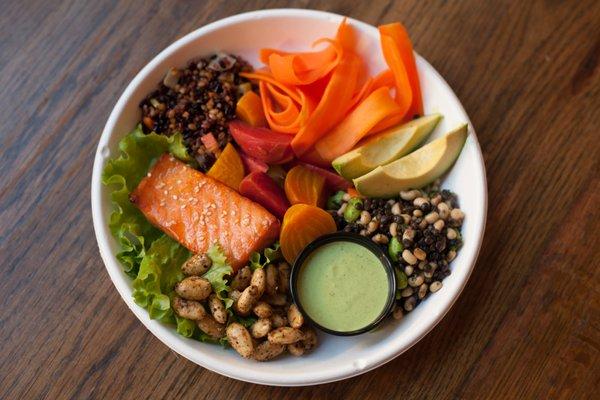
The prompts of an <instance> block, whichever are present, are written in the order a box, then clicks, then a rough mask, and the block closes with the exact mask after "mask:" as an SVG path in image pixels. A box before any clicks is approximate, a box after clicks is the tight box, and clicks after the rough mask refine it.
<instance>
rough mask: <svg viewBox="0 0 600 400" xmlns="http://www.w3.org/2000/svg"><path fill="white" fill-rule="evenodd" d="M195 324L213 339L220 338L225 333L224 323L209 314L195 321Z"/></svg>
mask: <svg viewBox="0 0 600 400" xmlns="http://www.w3.org/2000/svg"><path fill="white" fill-rule="evenodd" d="M196 324H197V325H198V328H200V330H201V331H202V332H204V333H206V334H207V335H208V336H210V337H212V338H214V339H220V338H222V337H223V336H224V335H225V325H223V324H220V323H218V322H217V321H215V319H214V318H213V317H211V316H210V315H205V316H204V318H202V319H200V320H198V321H196Z"/></svg>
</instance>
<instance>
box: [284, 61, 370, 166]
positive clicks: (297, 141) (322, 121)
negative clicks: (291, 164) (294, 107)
mask: <svg viewBox="0 0 600 400" xmlns="http://www.w3.org/2000/svg"><path fill="white" fill-rule="evenodd" d="M360 63H361V60H360V59H359V58H358V57H357V56H356V55H354V54H353V53H349V52H347V53H344V55H343V57H342V60H341V61H340V63H339V65H338V66H337V68H336V69H335V70H334V71H333V74H332V75H331V79H330V80H329V83H328V84H327V87H326V88H325V93H323V97H321V101H320V102H319V104H318V105H317V107H316V108H315V109H314V111H313V112H312V114H311V115H310V116H309V117H308V119H307V120H306V124H305V125H304V126H303V127H302V128H301V129H300V131H298V133H297V134H296V135H295V136H294V139H293V140H292V149H294V153H296V155H297V156H301V155H302V154H304V153H306V152H307V151H308V150H310V148H311V147H312V146H313V145H314V143H315V142H317V140H319V139H320V138H321V137H322V136H323V135H324V134H325V133H327V132H328V131H329V130H331V129H333V127H334V126H335V125H337V124H338V123H339V122H340V121H341V120H342V119H343V118H344V115H346V113H347V112H348V110H349V108H350V107H351V106H352V97H353V95H354V91H355V87H356V80H357V78H358V73H359V71H360Z"/></svg>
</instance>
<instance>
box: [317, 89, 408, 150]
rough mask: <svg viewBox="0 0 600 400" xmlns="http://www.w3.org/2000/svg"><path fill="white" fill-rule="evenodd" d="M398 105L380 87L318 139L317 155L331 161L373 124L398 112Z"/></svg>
mask: <svg viewBox="0 0 600 400" xmlns="http://www.w3.org/2000/svg"><path fill="white" fill-rule="evenodd" d="M399 111H400V106H399V105H398V104H397V103H396V102H395V101H394V99H392V97H391V96H390V92H389V89H388V88H387V87H385V86H384V87H381V88H379V89H377V90H375V91H374V92H373V93H371V94H370V95H369V97H367V98H366V99H365V100H364V101H363V102H361V103H360V104H359V105H358V106H356V108H355V109H354V110H352V111H351V112H350V113H349V114H348V115H347V116H346V118H344V120H343V121H342V122H340V123H339V124H338V125H337V126H336V127H335V129H333V130H332V131H331V132H329V133H328V134H327V135H326V136H325V137H323V138H322V139H321V140H319V141H318V142H317V143H316V145H315V149H316V150H317V153H319V155H320V156H321V157H322V158H323V159H325V160H327V161H330V162H331V161H332V160H333V159H334V158H336V157H338V156H341V155H342V154H344V153H346V152H348V151H350V150H351V149H352V148H353V147H354V145H356V143H358V142H359V141H360V139H362V138H363V137H364V136H365V135H366V134H367V133H368V132H369V131H371V129H373V127H374V126H375V125H377V124H378V123H379V122H380V121H382V120H384V119H385V118H386V117H389V116H390V115H395V114H399Z"/></svg>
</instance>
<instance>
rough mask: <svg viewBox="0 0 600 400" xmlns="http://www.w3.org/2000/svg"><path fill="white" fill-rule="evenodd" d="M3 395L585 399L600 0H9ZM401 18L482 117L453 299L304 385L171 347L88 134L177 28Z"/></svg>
mask: <svg viewBox="0 0 600 400" xmlns="http://www.w3.org/2000/svg"><path fill="white" fill-rule="evenodd" d="M1 5H2V7H1V8H2V13H0V88H1V89H0V110H1V112H0V132H1V136H0V171H1V172H0V227H1V229H0V261H1V264H0V299H1V300H0V346H1V347H0V349H1V351H0V398H2V399H37V398H48V399H62V398H74V399H84V398H98V399H116V398H132V399H133V398H135V399H140V398H157V399H160V398H194V399H201V398H207V399H221V398H223V399H227V398H236V399H245V398H248V399H263V398H264V399H307V398H316V399H359V398H360V399H380V398H381V399H389V398H403V399H413V398H414V399H447V398H448V399H457V398H458V399H478V398H490V399H497V398H509V399H587V398H589V399H592V398H598V389H599V388H600V291H599V289H598V288H599V285H598V282H600V274H599V270H600V263H599V261H598V259H599V256H600V251H599V248H600V239H599V237H600V211H599V209H600V181H599V178H598V174H599V172H600V161H599V160H600V144H599V142H600V128H599V127H600V72H599V67H598V64H599V58H600V2H598V1H595V0H582V1H556V0H545V1H478V0H469V1H419V0H410V1H409V0H405V1H400V0H399V1H389V0H371V1H368V2H367V1H365V2H359V1H343V0H340V1H296V2H294V1H243V2H242V1H239V2H238V1H216V0H208V1H192V0H189V1H183V0H179V1H178V0H151V1H150V0H145V1H111V0H94V1H75V0H72V1H71V0H53V1H47V0H22V1H10V0H2V1H1ZM274 7H306V8H316V9H322V10H329V11H333V12H336V13H340V14H346V15H349V16H351V17H355V18H358V19H361V20H364V21H366V22H368V23H372V24H380V23H384V22H391V21H397V20H400V21H402V22H403V23H404V24H405V25H406V26H407V28H408V29H409V31H410V33H411V36H412V38H413V40H414V44H415V48H416V50H417V51H418V52H419V53H421V54H422V55H423V56H424V57H425V58H427V59H428V60H429V61H430V62H431V64H432V65H433V66H434V67H435V68H436V69H437V70H438V71H439V72H440V73H441V74H442V75H443V76H444V77H445V78H446V80H447V81H448V83H449V84H450V85H451V86H452V87H453V89H454V90H455V92H456V93H457V95H458V97H459V98H460V99H461V101H462V103H463V105H464V106H465V108H466V110H467V112H468V114H469V116H470V117H471V120H472V122H473V125H474V127H475V129H476V131H477V133H478V137H479V141H480V143H481V147H482V149H483V153H484V156H485V162H486V166H487V176H488V181H489V200H490V201H489V214H488V223H487V229H486V233H485V240H484V244H483V248H482V251H481V255H480V257H479V261H478V263H477V266H476V268H475V270H474V272H473V275H472V276H471V279H470V281H469V284H468V285H467V287H466V289H465V291H464V292H463V294H462V295H461V297H460V298H459V300H458V302H457V303H456V305H455V306H454V307H453V308H452V310H451V312H450V313H449V314H448V315H447V316H446V317H445V318H444V319H443V321H442V322H441V323H440V324H439V325H438V326H437V327H436V328H435V329H434V330H433V331H432V332H431V333H430V334H428V335H427V336H426V337H425V338H424V339H423V340H421V342H419V343H418V344H417V345H416V346H414V347H413V348H412V349H410V350H409V351H407V352H406V353H405V354H403V355H401V356H400V357H398V358H396V359H395V360H393V361H391V362H390V363H388V364H386V365H385V366H383V367H381V368H378V369H376V370H374V371H371V372H369V373H366V374H364V375H362V376H360V377H357V378H353V379H350V380H346V381H343V382H338V383H332V384H327V385H321V386H315V387H306V388H293V389H289V388H271V387H265V386H258V385H251V384H247V383H243V382H237V381H234V380H231V379H228V378H225V377H222V376H219V375H216V374H214V373H212V372H209V371H207V370H205V369H203V368H200V367H198V366H196V365H195V364H193V363H191V362H189V361H187V360H185V359H183V358H181V357H179V356H177V355H176V354H174V353H173V352H172V351H170V350H169V349H168V348H167V347H166V346H164V345H163V344H161V343H160V342H159V341H158V340H157V339H156V338H155V337H154V336H152V334H150V333H149V332H148V331H147V330H146V329H145V328H144V327H143V326H142V324H141V323H140V322H139V321H138V320H137V319H136V318H135V317H134V316H133V314H132V313H131V312H130V311H129V310H128V309H127V307H126V305H125V304H124V302H123V301H122V300H121V299H120V297H119V295H118V294H117V291H116V290H115V289H114V287H113V285H112V283H111V281H110V279H109V277H108V274H107V273H106V272H105V269H104V266H103V264H102V261H101V259H100V256H99V253H98V249H97V246H96V241H95V238H94V233H93V230H92V223H91V210H90V178H91V171H92V159H93V154H94V151H95V147H96V142H97V140H98V138H99V137H100V132H101V130H102V128H103V126H104V124H105V122H106V119H107V117H108V114H109V112H110V110H111V109H112V107H113V106H114V104H115V102H116V100H117V98H118V96H119V95H120V94H121V92H122V91H123V89H124V88H125V86H126V85H127V83H128V82H129V81H130V80H131V79H132V78H133V77H134V76H135V74H136V73H137V72H138V71H139V70H140V69H141V68H142V67H143V66H144V65H145V64H146V63H147V62H148V61H149V60H150V59H151V58H152V57H153V56H154V55H155V54H157V53H158V52H159V51H160V50H162V49H163V48H164V47H166V46H167V45H168V44H169V43H171V42H172V41H173V40H175V39H176V38H179V37H181V36H182V35H184V34H186V33H188V32H190V31H192V30H193V29H195V28H197V27H199V26H201V25H204V24H205V23H208V22H211V21H215V20H217V19H220V18H223V17H226V16H229V15H232V14H236V13H239V12H242V11H248V10H255V9H264V8H274Z"/></svg>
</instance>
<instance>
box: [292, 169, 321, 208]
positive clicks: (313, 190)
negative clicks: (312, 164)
mask: <svg viewBox="0 0 600 400" xmlns="http://www.w3.org/2000/svg"><path fill="white" fill-rule="evenodd" d="M283 187H284V190H285V195H286V196H287V198H288V200H289V201H290V203H291V204H309V205H312V206H317V207H323V205H324V204H325V178H324V177H323V176H321V175H319V174H317V173H316V172H314V171H311V170H310V169H308V168H306V167H304V166H302V165H297V166H295V167H294V168H292V169H290V170H289V171H288V173H287V175H286V176H285V182H284V185H283Z"/></svg>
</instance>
